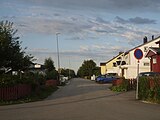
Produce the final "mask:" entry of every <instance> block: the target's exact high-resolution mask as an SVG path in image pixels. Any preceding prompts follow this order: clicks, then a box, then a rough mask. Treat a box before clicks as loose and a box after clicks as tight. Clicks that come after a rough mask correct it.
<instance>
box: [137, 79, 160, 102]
mask: <svg viewBox="0 0 160 120" xmlns="http://www.w3.org/2000/svg"><path fill="white" fill-rule="evenodd" d="M138 97H139V99H141V100H149V101H153V102H160V77H140V79H139V91H138Z"/></svg>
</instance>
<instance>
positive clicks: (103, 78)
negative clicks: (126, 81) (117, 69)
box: [96, 73, 118, 83]
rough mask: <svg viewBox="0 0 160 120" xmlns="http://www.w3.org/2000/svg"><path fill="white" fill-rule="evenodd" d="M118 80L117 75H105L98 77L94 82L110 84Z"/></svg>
mask: <svg viewBox="0 0 160 120" xmlns="http://www.w3.org/2000/svg"><path fill="white" fill-rule="evenodd" d="M117 78H118V74H117V73H107V74H105V75H100V76H98V77H97V78H96V82H98V83H110V82H112V81H113V80H116V79H117Z"/></svg>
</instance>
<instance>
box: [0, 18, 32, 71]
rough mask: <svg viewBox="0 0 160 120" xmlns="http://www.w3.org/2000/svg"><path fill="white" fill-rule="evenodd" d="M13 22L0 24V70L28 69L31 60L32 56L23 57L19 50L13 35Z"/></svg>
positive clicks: (18, 43)
mask: <svg viewBox="0 0 160 120" xmlns="http://www.w3.org/2000/svg"><path fill="white" fill-rule="evenodd" d="M16 33H17V30H15V29H13V22H9V21H1V22H0V61H1V62H0V68H12V70H24V69H26V68H28V67H29V66H30V64H31V62H32V60H33V56H31V55H25V52H24V50H25V49H24V50H22V48H21V46H20V45H21V42H19V41H18V39H19V37H16V36H15V34H16Z"/></svg>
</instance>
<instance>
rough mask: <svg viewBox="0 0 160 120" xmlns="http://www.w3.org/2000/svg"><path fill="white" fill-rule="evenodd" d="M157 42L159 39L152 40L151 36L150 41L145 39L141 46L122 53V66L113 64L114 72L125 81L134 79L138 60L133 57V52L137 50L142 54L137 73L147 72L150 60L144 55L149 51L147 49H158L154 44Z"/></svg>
mask: <svg viewBox="0 0 160 120" xmlns="http://www.w3.org/2000/svg"><path fill="white" fill-rule="evenodd" d="M159 40H160V37H157V38H155V39H154V38H153V36H152V40H150V41H147V38H146V37H145V38H144V40H143V44H141V45H139V46H137V47H135V48H133V49H130V50H128V51H126V52H124V54H123V57H121V58H120V59H121V61H123V62H121V63H123V64H121V63H119V64H117V65H115V64H114V65H113V66H115V67H113V69H114V71H115V70H116V71H117V73H118V74H119V75H120V76H123V77H125V78H126V79H132V78H136V77H137V64H138V60H137V59H136V58H135V56H134V51H135V50H136V49H138V48H139V49H141V50H142V52H143V57H142V59H141V60H140V62H139V72H149V71H150V60H149V59H148V58H145V54H146V52H147V50H148V49H149V47H158V45H157V44H156V42H158V41H159Z"/></svg>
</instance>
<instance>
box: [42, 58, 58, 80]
mask: <svg viewBox="0 0 160 120" xmlns="http://www.w3.org/2000/svg"><path fill="white" fill-rule="evenodd" d="M44 66H45V68H46V77H47V79H57V76H58V72H57V71H56V69H55V67H54V62H53V60H52V59H51V58H48V59H45V61H44Z"/></svg>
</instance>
